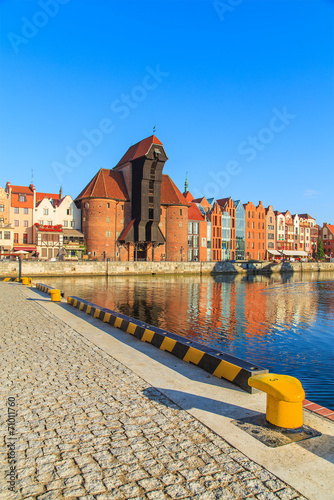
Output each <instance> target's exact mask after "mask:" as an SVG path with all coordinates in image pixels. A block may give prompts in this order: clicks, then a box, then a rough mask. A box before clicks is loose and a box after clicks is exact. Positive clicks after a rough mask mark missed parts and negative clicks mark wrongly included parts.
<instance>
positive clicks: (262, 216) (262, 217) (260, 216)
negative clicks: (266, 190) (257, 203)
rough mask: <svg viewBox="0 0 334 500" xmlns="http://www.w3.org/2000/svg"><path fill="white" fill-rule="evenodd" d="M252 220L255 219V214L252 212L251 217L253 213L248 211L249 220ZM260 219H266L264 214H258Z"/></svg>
mask: <svg viewBox="0 0 334 500" xmlns="http://www.w3.org/2000/svg"><path fill="white" fill-rule="evenodd" d="M250 218H252V219H255V217H254V212H252V216H251V212H250V211H248V219H250ZM258 218H259V219H264V213H262V214H261V213H260V212H259V213H258Z"/></svg>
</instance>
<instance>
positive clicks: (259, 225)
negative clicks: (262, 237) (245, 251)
mask: <svg viewBox="0 0 334 500" xmlns="http://www.w3.org/2000/svg"><path fill="white" fill-rule="evenodd" d="M247 227H248V228H250V222H249V221H247ZM269 227H270V226H269ZM257 228H258V229H261V222H258V224H257ZM252 229H255V222H252ZM262 229H264V222H262Z"/></svg>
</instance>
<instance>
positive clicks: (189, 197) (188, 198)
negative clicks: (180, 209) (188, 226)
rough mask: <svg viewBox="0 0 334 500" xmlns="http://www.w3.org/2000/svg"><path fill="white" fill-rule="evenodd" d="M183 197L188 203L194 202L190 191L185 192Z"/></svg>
mask: <svg viewBox="0 0 334 500" xmlns="http://www.w3.org/2000/svg"><path fill="white" fill-rule="evenodd" d="M183 196H184V197H185V199H186V200H187V201H189V202H192V201H193V200H194V197H193V195H192V194H191V192H190V191H187V192H186V193H183Z"/></svg>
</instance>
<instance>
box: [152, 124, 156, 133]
mask: <svg viewBox="0 0 334 500" xmlns="http://www.w3.org/2000/svg"><path fill="white" fill-rule="evenodd" d="M155 129H156V126H155V125H154V127H153V134H155Z"/></svg>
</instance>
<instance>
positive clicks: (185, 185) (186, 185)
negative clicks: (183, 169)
mask: <svg viewBox="0 0 334 500" xmlns="http://www.w3.org/2000/svg"><path fill="white" fill-rule="evenodd" d="M184 192H185V193H188V172H187V173H186V181H185V183H184Z"/></svg>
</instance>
